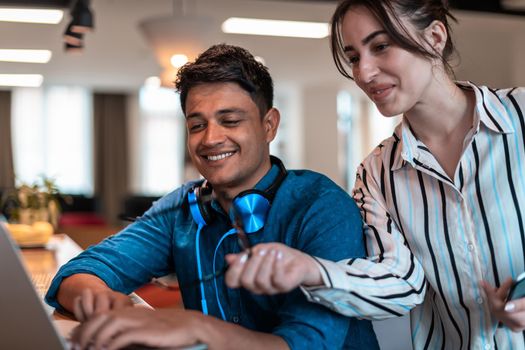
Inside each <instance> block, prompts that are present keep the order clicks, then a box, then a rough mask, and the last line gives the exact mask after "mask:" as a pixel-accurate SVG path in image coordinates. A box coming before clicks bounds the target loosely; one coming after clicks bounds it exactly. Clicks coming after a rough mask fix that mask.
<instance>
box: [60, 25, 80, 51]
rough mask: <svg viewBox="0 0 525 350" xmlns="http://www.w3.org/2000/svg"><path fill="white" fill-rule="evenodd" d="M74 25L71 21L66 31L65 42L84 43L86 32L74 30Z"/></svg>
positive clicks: (72, 43) (78, 44) (77, 44)
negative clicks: (72, 28)
mask: <svg viewBox="0 0 525 350" xmlns="http://www.w3.org/2000/svg"><path fill="white" fill-rule="evenodd" d="M72 26H73V25H72V23H69V25H68V26H67V28H66V31H65V32H64V42H66V43H68V44H71V45H75V46H80V45H81V44H82V39H83V38H84V34H82V33H76V32H74V31H72V30H71V27H72Z"/></svg>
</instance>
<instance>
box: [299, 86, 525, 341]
mask: <svg viewBox="0 0 525 350" xmlns="http://www.w3.org/2000/svg"><path fill="white" fill-rule="evenodd" d="M458 85H459V86H461V87H463V88H465V89H473V90H474V91H475V95H476V106H475V115H474V124H473V127H472V129H471V130H470V132H469V133H468V134H467V136H466V138H465V141H464V143H463V145H464V148H463V154H462V156H461V159H460V163H459V164H458V166H457V169H456V172H455V174H454V178H450V177H449V176H448V175H447V174H446V173H445V171H444V170H443V169H442V167H441V166H440V165H439V163H438V162H437V160H436V159H435V158H434V156H433V155H432V153H431V152H430V151H429V149H428V148H427V147H426V146H425V145H424V144H423V143H422V142H421V141H419V140H418V139H417V138H416V137H415V136H414V134H413V133H412V132H411V130H410V127H409V125H408V123H406V121H405V120H403V121H402V122H401V123H400V124H399V125H398V126H397V127H396V130H395V131H394V134H393V135H392V136H391V137H390V138H388V139H386V140H384V141H383V142H382V143H381V144H380V145H379V146H378V147H377V148H376V149H375V150H374V151H373V152H372V153H371V154H370V155H369V156H368V157H367V158H366V159H365V160H364V162H363V163H362V164H361V165H360V167H359V170H358V173H357V181H356V185H355V188H354V192H353V196H354V199H355V201H356V202H357V204H358V206H359V207H360V209H361V214H362V215H363V218H364V222H365V227H364V229H365V235H366V241H367V255H368V258H367V259H350V260H345V261H340V262H338V263H335V262H330V261H325V260H321V259H319V262H320V264H321V266H322V268H323V269H322V270H323V279H324V281H325V287H322V288H309V289H305V293H306V294H307V297H308V298H309V299H310V300H311V301H314V302H317V303H320V304H323V305H325V306H327V307H329V308H331V309H333V310H335V311H337V312H339V313H342V314H345V315H348V316H357V317H362V318H368V319H383V318H387V317H392V316H399V315H402V314H405V313H407V312H409V311H410V313H411V314H410V315H411V335H412V342H413V345H414V349H427V348H428V349H510V348H513V349H525V345H524V335H523V334H522V333H513V332H512V331H510V330H509V329H508V328H505V327H499V328H498V326H497V321H496V320H495V319H494V318H493V317H491V314H490V312H489V309H488V303H487V300H486V297H485V295H484V292H483V290H482V289H481V288H480V286H479V281H480V280H486V281H488V282H490V283H491V284H492V285H496V286H499V285H500V284H501V283H502V282H503V281H504V280H505V279H506V278H508V277H513V278H515V277H517V276H518V275H519V274H520V273H521V272H523V271H525V256H524V252H525V228H524V219H525V218H524V216H525V213H522V208H525V174H524V171H525V120H524V115H523V114H524V111H525V88H514V89H507V90H492V89H490V88H488V87H478V86H475V85H474V84H471V83H466V82H463V83H458ZM327 287H329V288H327ZM416 305H417V306H416ZM414 306H415V307H414Z"/></svg>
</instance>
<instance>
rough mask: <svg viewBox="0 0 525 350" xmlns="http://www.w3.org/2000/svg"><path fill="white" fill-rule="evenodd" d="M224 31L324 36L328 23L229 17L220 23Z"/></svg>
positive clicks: (327, 29)
mask: <svg viewBox="0 0 525 350" xmlns="http://www.w3.org/2000/svg"><path fill="white" fill-rule="evenodd" d="M221 29H222V31H223V32H224V33H233V34H250V35H270V36H287V37H294V38H314V39H322V38H326V37H327V36H328V34H329V28H328V23H323V22H299V21H279V20H273V19H257V18H239V17H230V18H228V19H227V20H226V21H224V22H223V23H222V26H221Z"/></svg>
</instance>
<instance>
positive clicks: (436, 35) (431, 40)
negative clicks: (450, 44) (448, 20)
mask: <svg viewBox="0 0 525 350" xmlns="http://www.w3.org/2000/svg"><path fill="white" fill-rule="evenodd" d="M424 37H425V41H426V42H427V43H428V44H429V45H430V47H431V48H432V49H433V50H434V51H435V52H437V53H439V54H440V55H441V54H442V53H443V50H444V49H445V45H446V44H447V38H448V33H447V28H446V27H445V25H444V24H443V22H441V21H437V20H434V21H432V23H430V24H429V25H428V27H426V28H425V32H424Z"/></svg>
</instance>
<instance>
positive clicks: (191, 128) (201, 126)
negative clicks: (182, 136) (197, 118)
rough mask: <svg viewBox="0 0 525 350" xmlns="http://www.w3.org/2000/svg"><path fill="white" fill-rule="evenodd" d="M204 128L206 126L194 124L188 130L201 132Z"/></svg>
mask: <svg viewBox="0 0 525 350" xmlns="http://www.w3.org/2000/svg"><path fill="white" fill-rule="evenodd" d="M203 128H204V124H192V125H189V126H188V129H189V130H190V131H199V130H202V129H203Z"/></svg>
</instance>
